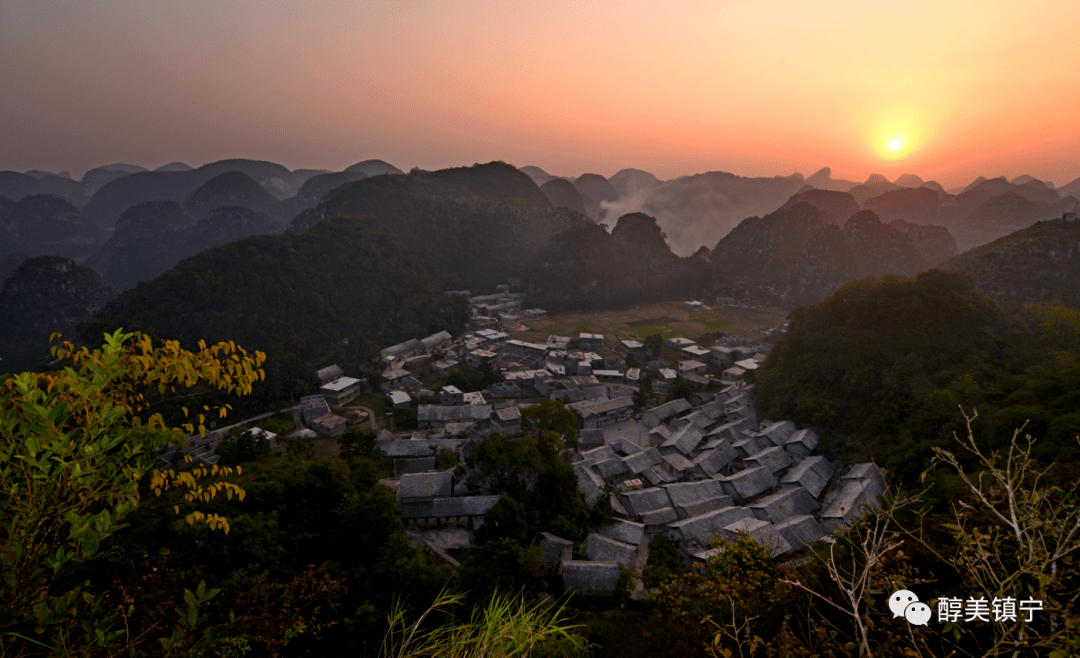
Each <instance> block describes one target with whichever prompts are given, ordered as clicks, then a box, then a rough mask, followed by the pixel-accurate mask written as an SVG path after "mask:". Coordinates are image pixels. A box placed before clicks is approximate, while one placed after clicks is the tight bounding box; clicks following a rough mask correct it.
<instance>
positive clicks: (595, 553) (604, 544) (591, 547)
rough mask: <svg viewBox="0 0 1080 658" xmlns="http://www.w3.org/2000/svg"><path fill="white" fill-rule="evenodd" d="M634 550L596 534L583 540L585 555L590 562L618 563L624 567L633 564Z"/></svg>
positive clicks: (634, 547)
mask: <svg viewBox="0 0 1080 658" xmlns="http://www.w3.org/2000/svg"><path fill="white" fill-rule="evenodd" d="M636 550H637V547H636V546H633V545H631V544H625V543H623V542H621V541H618V540H615V539H609V538H607V537H604V536H602V535H597V534H591V535H589V536H588V538H587V539H586V540H585V554H586V555H588V556H589V559H590V560H595V561H599V562H618V563H619V564H621V565H623V566H624V567H629V566H631V565H632V564H633V562H634V552H635V551H636Z"/></svg>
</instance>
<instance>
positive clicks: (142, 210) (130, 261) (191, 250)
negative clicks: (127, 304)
mask: <svg viewBox="0 0 1080 658" xmlns="http://www.w3.org/2000/svg"><path fill="white" fill-rule="evenodd" d="M132 215H134V216H132ZM129 217H130V219H128V218H129ZM189 218H190V219H194V218H193V217H191V215H189V214H188V213H186V212H184V210H183V209H181V208H179V206H178V205H177V204H176V203H175V202H172V201H159V202H150V203H144V204H139V205H137V206H135V207H133V208H131V209H129V210H128V211H127V212H125V213H124V215H122V216H121V220H124V221H125V227H124V230H121V228H120V222H118V223H117V226H118V228H117V234H116V235H114V236H113V239H111V240H110V241H109V242H108V243H107V244H106V245H105V246H104V247H102V249H101V250H99V251H98V252H96V253H94V254H92V255H91V256H90V257H89V258H87V260H86V264H87V265H88V266H90V267H93V268H94V269H95V270H96V271H98V272H100V273H101V275H102V276H103V277H105V279H106V280H107V281H109V282H110V283H111V284H112V285H114V286H116V287H117V288H118V289H120V290H127V289H128V288H131V287H133V286H134V285H135V284H136V283H138V282H139V281H150V280H151V279H153V278H154V277H156V276H158V275H159V274H161V273H162V272H164V271H166V270H168V269H169V268H170V267H172V266H173V265H175V264H176V263H178V262H180V261H181V260H183V259H184V258H187V257H188V256H192V255H194V254H197V253H199V252H200V251H204V250H206V249H209V248H211V247H215V246H218V245H224V244H228V243H230V242H234V241H236V240H239V239H241V238H246V237H248V236H251V235H262V234H265V233H278V232H280V231H281V229H282V227H281V225H280V224H278V223H277V222H275V221H274V220H273V219H272V218H271V217H270V216H269V215H267V214H266V213H263V212H259V211H257V210H251V209H249V208H243V207H240V206H226V207H224V208H217V209H215V210H212V211H210V213H208V214H207V215H206V217H204V218H203V219H201V220H199V221H198V222H197V223H193V224H188V223H187V222H188V219H189ZM166 226H179V227H180V228H173V229H167V228H165V227H166Z"/></svg>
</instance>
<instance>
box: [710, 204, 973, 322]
mask: <svg viewBox="0 0 1080 658" xmlns="http://www.w3.org/2000/svg"><path fill="white" fill-rule="evenodd" d="M955 253H956V243H955V242H954V241H953V239H952V236H950V235H949V232H948V231H947V230H946V229H945V228H943V227H940V226H920V225H913V224H909V223H906V222H902V221H893V222H888V223H885V222H882V221H881V220H880V218H879V217H878V216H877V215H876V214H874V213H873V212H871V211H866V210H864V211H859V212H857V213H855V214H854V215H852V216H851V217H850V218H848V219H847V220H846V221H845V222H844V223H843V224H842V225H837V224H834V223H830V222H828V221H826V220H825V217H824V216H823V213H822V212H821V211H820V210H818V208H817V207H815V206H813V205H811V204H810V203H807V202H805V201H801V202H797V203H794V204H792V205H790V206H785V207H784V208H782V209H780V210H777V211H776V212H773V213H771V214H769V215H766V216H764V217H751V218H748V219H746V220H744V221H743V222H741V223H740V224H739V226H737V227H736V228H735V230H733V231H732V232H731V233H730V234H729V235H727V236H725V237H724V238H723V239H722V240H720V242H719V243H717V245H716V248H715V249H714V250H713V253H712V262H713V263H714V264H715V265H716V266H717V268H718V269H719V271H720V272H721V273H722V274H723V275H725V277H726V279H727V280H729V281H730V282H731V284H730V285H731V286H732V292H733V294H735V295H737V296H742V295H749V296H752V297H757V298H765V299H771V300H774V301H776V302H780V303H785V304H805V303H809V302H813V301H816V300H818V299H822V298H823V297H825V296H827V295H829V294H830V293H831V292H832V291H833V290H835V289H837V288H838V287H840V286H841V285H843V284H845V283H847V282H848V281H851V280H853V279H858V278H862V277H866V276H881V275H884V274H904V275H912V274H917V273H918V272H921V271H923V270H926V269H929V268H931V267H933V266H934V265H937V264H938V263H940V262H942V261H944V260H945V259H947V258H949V257H951V256H952V255H954V254H955Z"/></svg>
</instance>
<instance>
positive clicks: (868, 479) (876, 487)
mask: <svg viewBox="0 0 1080 658" xmlns="http://www.w3.org/2000/svg"><path fill="white" fill-rule="evenodd" d="M840 479H841V480H858V481H860V482H864V483H866V486H867V490H868V491H869V492H870V495H871V496H873V497H877V496H880V495H881V494H883V493H885V475H884V473H882V472H881V469H880V468H878V465H877V464H875V463H873V462H865V463H863V464H855V465H854V466H852V467H851V468H850V469H848V472H847V473H844V475H843V476H842V477H841V478H840Z"/></svg>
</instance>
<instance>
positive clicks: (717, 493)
mask: <svg viewBox="0 0 1080 658" xmlns="http://www.w3.org/2000/svg"><path fill="white" fill-rule="evenodd" d="M664 489H666V490H667V494H668V498H670V499H671V502H672V504H674V505H686V504H687V503H692V502H694V501H698V500H715V499H718V498H725V497H727V495H726V494H725V493H724V487H723V486H722V485H721V484H720V483H719V482H717V481H716V480H698V481H697V482H678V483H674V484H668V485H665V486H664ZM729 504H730V503H729Z"/></svg>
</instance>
